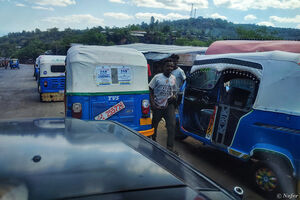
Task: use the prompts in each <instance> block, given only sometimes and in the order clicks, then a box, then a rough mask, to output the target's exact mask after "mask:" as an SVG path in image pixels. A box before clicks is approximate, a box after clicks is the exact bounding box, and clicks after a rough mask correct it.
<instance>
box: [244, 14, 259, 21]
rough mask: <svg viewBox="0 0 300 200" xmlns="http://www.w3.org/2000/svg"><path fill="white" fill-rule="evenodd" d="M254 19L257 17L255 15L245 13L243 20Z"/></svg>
mask: <svg viewBox="0 0 300 200" xmlns="http://www.w3.org/2000/svg"><path fill="white" fill-rule="evenodd" d="M255 19H257V17H256V16H255V15H246V16H245V17H244V20H247V21H248V20H255Z"/></svg>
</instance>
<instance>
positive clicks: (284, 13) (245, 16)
mask: <svg viewBox="0 0 300 200" xmlns="http://www.w3.org/2000/svg"><path fill="white" fill-rule="evenodd" d="M192 7H193V12H192V13H191V10H192ZM191 15H192V16H193V17H199V16H202V17H205V18H220V19H224V20H227V21H229V22H233V23H237V24H246V23H247V24H258V25H265V26H273V27H284V28H297V29H300V0H0V36H3V35H6V34H8V33H9V32H21V31H23V30H25V31H32V30H35V29H36V28H38V29H40V30H42V31H44V30H47V29H48V28H53V27H56V28H59V30H64V29H65V28H72V29H86V28H91V27H97V26H102V27H105V26H108V27H114V26H116V27H124V26H127V25H129V24H140V23H141V22H146V23H149V22H150V18H151V16H154V18H155V19H156V20H159V21H163V20H177V19H187V18H190V16H191Z"/></svg>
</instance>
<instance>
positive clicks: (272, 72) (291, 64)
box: [191, 51, 300, 116]
mask: <svg viewBox="0 0 300 200" xmlns="http://www.w3.org/2000/svg"><path fill="white" fill-rule="evenodd" d="M247 63H248V64H247ZM249 63H252V64H253V66H251V64H249ZM259 66H261V68H260V67H259ZM201 68H214V69H217V70H218V71H223V70H225V69H228V68H230V69H239V70H243V71H248V72H251V73H253V74H255V75H256V76H257V78H258V79H259V80H260V85H259V89H258V93H257V97H256V100H255V102H254V105H253V108H254V109H258V110H263V111H271V112H278V113H286V114H292V115H297V116H300V104H299V102H300V87H299V80H300V54H296V53H289V52H282V51H272V52H258V53H238V54H217V55H207V56H199V57H197V58H196V60H195V62H194V66H193V67H192V69H191V73H193V72H195V71H197V70H199V69H201Z"/></svg>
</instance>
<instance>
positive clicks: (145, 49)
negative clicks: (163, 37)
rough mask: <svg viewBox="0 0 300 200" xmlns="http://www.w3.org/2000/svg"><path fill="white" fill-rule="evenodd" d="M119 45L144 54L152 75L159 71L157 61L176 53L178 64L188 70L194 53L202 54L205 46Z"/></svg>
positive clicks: (205, 48) (193, 58)
mask: <svg viewBox="0 0 300 200" xmlns="http://www.w3.org/2000/svg"><path fill="white" fill-rule="evenodd" d="M117 46H119V47H125V48H133V49H136V50H137V51H139V52H141V53H143V54H144V56H145V57H146V59H147V62H148V64H149V65H150V68H151V73H152V76H153V75H154V74H156V73H159V72H160V63H159V61H161V60H163V59H165V58H168V57H170V56H171V55H172V54H175V55H178V56H179V60H178V65H179V66H180V67H181V68H182V69H183V70H184V71H186V72H187V71H189V69H190V68H191V66H192V65H193V63H194V60H195V59H196V55H204V54H205V52H206V50H207V47H193V46H177V45H161V44H145V43H134V44H125V45H117Z"/></svg>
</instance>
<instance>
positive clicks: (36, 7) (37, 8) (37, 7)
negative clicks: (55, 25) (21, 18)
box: [32, 6, 54, 11]
mask: <svg viewBox="0 0 300 200" xmlns="http://www.w3.org/2000/svg"><path fill="white" fill-rule="evenodd" d="M32 8H33V9H36V10H49V11H54V9H53V8H52V7H49V8H46V7H42V6H32Z"/></svg>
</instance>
